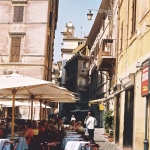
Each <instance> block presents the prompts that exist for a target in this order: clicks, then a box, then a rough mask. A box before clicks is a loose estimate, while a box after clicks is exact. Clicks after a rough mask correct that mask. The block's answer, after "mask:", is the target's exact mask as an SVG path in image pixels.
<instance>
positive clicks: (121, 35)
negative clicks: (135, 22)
mask: <svg viewBox="0 0 150 150" xmlns="http://www.w3.org/2000/svg"><path fill="white" fill-rule="evenodd" d="M122 46H123V22H122V23H121V32H120V50H122Z"/></svg>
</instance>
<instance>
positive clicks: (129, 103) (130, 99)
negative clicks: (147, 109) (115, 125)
mask: <svg viewBox="0 0 150 150" xmlns="http://www.w3.org/2000/svg"><path fill="white" fill-rule="evenodd" d="M133 109H134V88H131V89H129V90H126V91H125V111H124V133H123V146H124V147H128V148H131V149H132V144H133Z"/></svg>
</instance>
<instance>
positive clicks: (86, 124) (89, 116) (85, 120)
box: [84, 112, 90, 134]
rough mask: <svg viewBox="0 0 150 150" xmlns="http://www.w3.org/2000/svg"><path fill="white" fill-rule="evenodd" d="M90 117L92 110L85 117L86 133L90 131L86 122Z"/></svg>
mask: <svg viewBox="0 0 150 150" xmlns="http://www.w3.org/2000/svg"><path fill="white" fill-rule="evenodd" d="M89 117H90V112H88V115H87V116H86V117H85V119H84V124H85V126H86V129H85V133H86V134H87V133H88V127H87V124H86V121H87V119H88V118H89Z"/></svg>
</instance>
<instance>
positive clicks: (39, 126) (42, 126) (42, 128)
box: [38, 121, 45, 133]
mask: <svg viewBox="0 0 150 150" xmlns="http://www.w3.org/2000/svg"><path fill="white" fill-rule="evenodd" d="M38 130H39V133H43V132H44V131H45V127H44V122H43V121H41V122H39V124H38Z"/></svg>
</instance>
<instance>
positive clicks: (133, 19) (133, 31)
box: [131, 0, 136, 34]
mask: <svg viewBox="0 0 150 150" xmlns="http://www.w3.org/2000/svg"><path fill="white" fill-rule="evenodd" d="M135 31H136V0H133V1H132V28H131V34H134V33H135Z"/></svg>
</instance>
